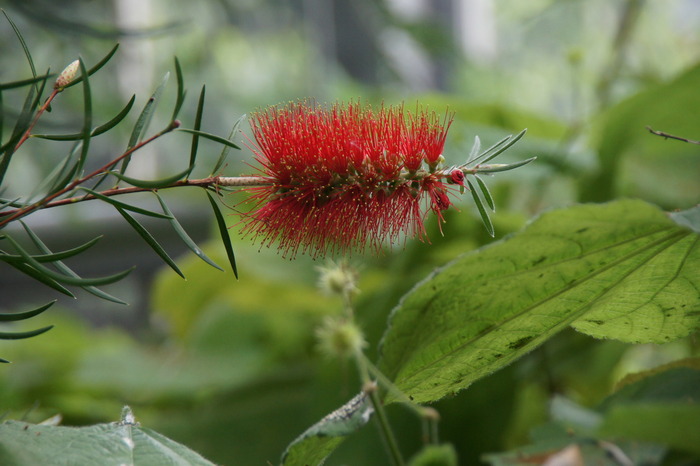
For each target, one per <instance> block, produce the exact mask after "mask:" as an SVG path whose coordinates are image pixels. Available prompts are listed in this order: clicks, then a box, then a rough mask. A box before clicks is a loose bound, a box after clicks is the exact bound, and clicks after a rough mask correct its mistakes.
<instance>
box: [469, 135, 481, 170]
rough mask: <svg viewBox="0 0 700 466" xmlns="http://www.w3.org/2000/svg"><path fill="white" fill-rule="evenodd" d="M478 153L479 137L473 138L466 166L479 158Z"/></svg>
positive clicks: (479, 147) (479, 149)
mask: <svg viewBox="0 0 700 466" xmlns="http://www.w3.org/2000/svg"><path fill="white" fill-rule="evenodd" d="M479 151H481V139H479V136H474V145H472V149H471V150H470V151H469V157H468V158H467V163H468V164H469V163H471V162H472V161H474V160H475V159H476V158H477V157H478V156H479Z"/></svg>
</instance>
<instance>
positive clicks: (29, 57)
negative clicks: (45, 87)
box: [2, 10, 36, 78]
mask: <svg viewBox="0 0 700 466" xmlns="http://www.w3.org/2000/svg"><path fill="white" fill-rule="evenodd" d="M2 14H3V15H5V18H6V19H7V21H8V22H9V23H10V26H12V29H13V30H14V31H15V35H16V36H17V39H18V40H19V43H20V45H21V46H22V50H24V55H25V56H26V57H27V62H29V68H30V69H31V70H32V76H33V77H35V78H36V68H35V67H34V60H32V54H31V53H30V52H29V47H27V43H26V42H25V41H24V37H22V33H21V32H19V28H18V27H17V26H16V25H15V23H14V22H13V21H12V20H11V19H10V17H9V16H8V15H7V13H5V10H2Z"/></svg>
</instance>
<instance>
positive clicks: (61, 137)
mask: <svg viewBox="0 0 700 466" xmlns="http://www.w3.org/2000/svg"><path fill="white" fill-rule="evenodd" d="M135 101H136V96H135V95H132V96H131V99H130V100H129V102H128V103H127V104H126V106H125V107H124V108H123V109H121V110H120V111H119V113H118V114H117V115H116V116H115V117H114V118H112V119H111V120H109V121H108V122H106V123H105V124H103V125H100V126H98V127H97V128H95V129H93V130H92V132H91V133H90V137H95V136H99V135H100V134H103V133H106V132H107V131H109V130H110V129H112V128H114V127H115V126H117V125H118V124H119V123H120V122H121V121H122V120H123V119H124V118H125V117H126V116H127V115H128V114H129V111H130V110H131V108H132V107H133V106H134V102H135ZM32 137H33V138H40V139H49V140H52V141H75V140H77V139H82V138H83V137H84V134H83V133H73V134H32Z"/></svg>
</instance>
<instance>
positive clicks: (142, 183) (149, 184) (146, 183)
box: [109, 167, 194, 189]
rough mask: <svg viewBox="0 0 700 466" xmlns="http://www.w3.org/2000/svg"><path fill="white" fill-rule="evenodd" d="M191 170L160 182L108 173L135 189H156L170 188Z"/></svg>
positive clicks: (112, 172)
mask: <svg viewBox="0 0 700 466" xmlns="http://www.w3.org/2000/svg"><path fill="white" fill-rule="evenodd" d="M192 168H194V167H190V168H187V169H185V170H183V171H181V172H180V173H177V174H175V175H173V176H169V177H167V178H162V179H160V180H137V179H136V178H131V177H129V176H126V175H122V174H121V173H118V172H114V171H110V172H109V173H110V174H111V175H114V176H115V177H117V178H119V179H120V180H122V181H124V182H126V183H128V184H130V185H132V186H136V187H137V188H144V189H158V188H164V187H166V186H170V185H171V184H173V183H175V182H177V181H180V180H181V179H183V178H184V177H186V176H187V175H189V174H190V172H191V171H192Z"/></svg>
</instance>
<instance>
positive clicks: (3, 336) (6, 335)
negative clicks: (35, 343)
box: [0, 325, 53, 340]
mask: <svg viewBox="0 0 700 466" xmlns="http://www.w3.org/2000/svg"><path fill="white" fill-rule="evenodd" d="M52 328H53V325H49V326H48V327H43V328H39V329H36V330H30V331H28V332H0V340H22V339H24V338H31V337H35V336H37V335H41V334H42V333H46V332H48V331H49V330H51V329H52Z"/></svg>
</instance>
